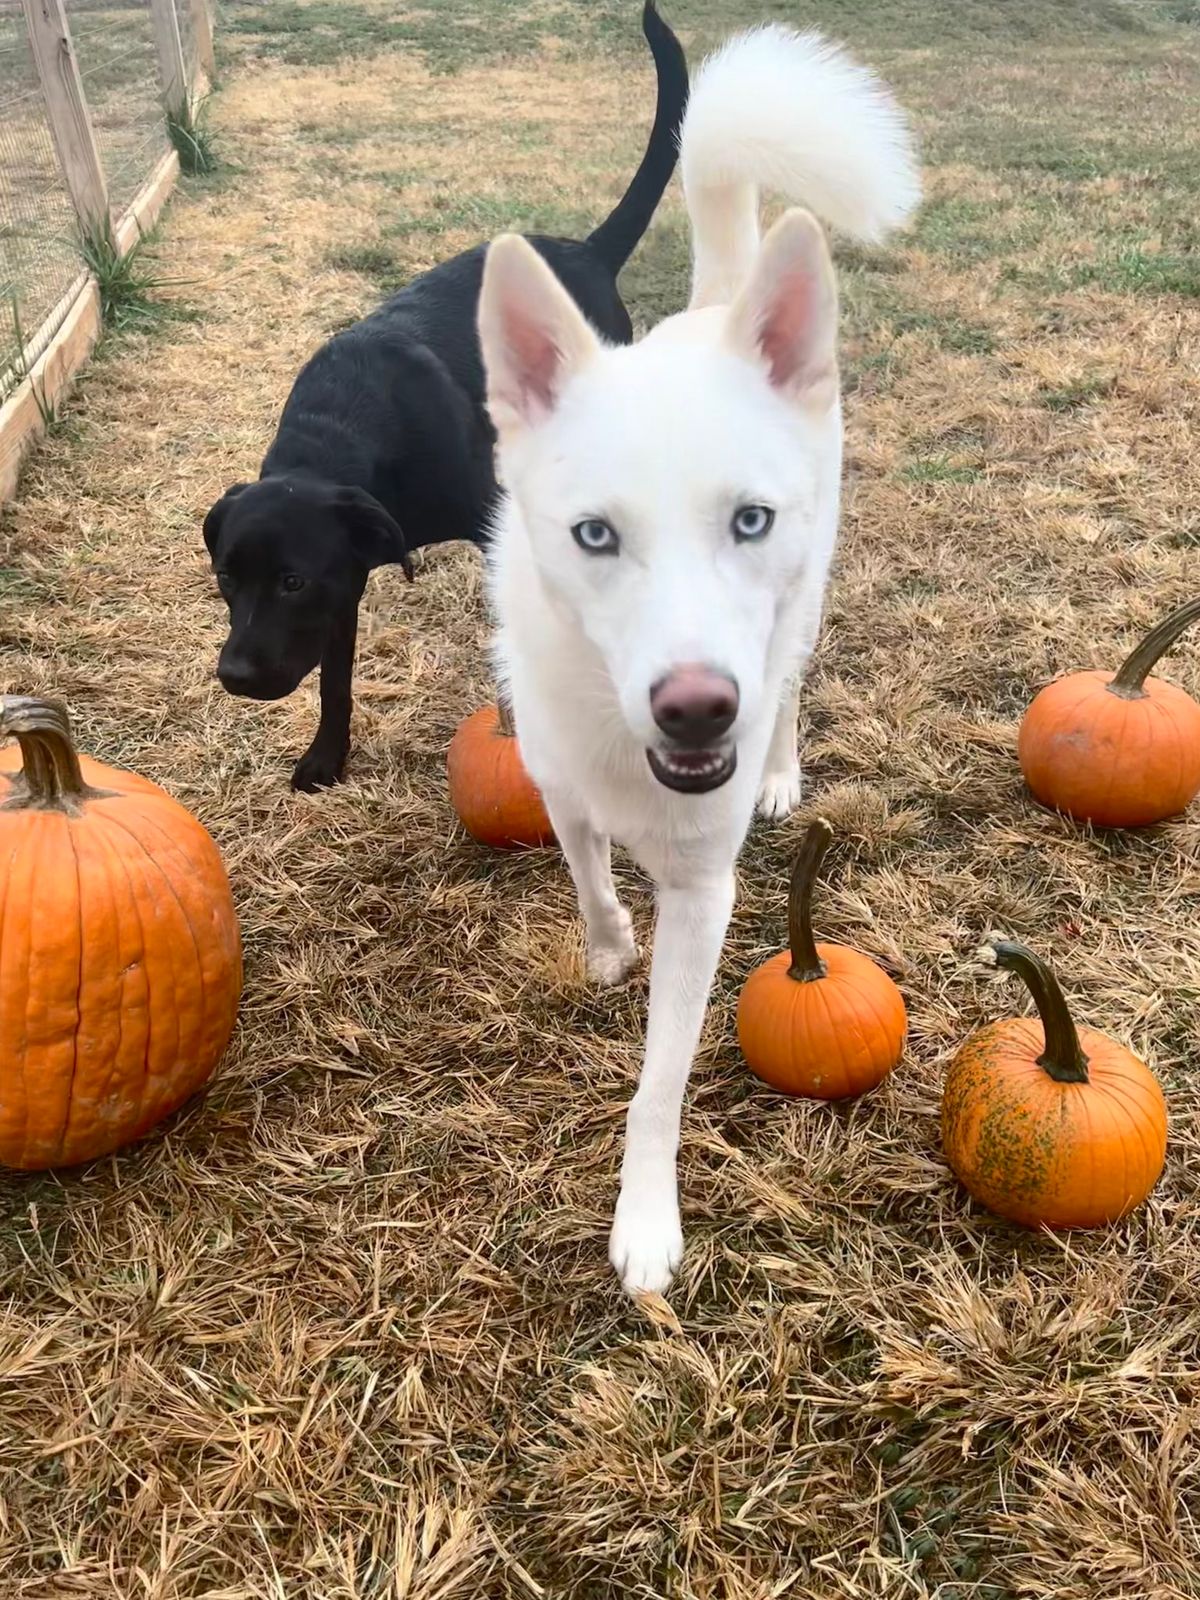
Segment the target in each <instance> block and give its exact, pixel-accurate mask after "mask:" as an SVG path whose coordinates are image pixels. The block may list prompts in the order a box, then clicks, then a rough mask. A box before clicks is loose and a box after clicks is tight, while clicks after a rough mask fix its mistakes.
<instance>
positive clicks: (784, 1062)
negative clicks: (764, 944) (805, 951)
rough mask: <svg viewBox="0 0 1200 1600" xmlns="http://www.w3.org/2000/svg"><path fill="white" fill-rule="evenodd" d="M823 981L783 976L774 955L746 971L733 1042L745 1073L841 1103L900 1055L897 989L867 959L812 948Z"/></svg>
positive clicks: (903, 1021) (843, 950) (901, 1018)
mask: <svg viewBox="0 0 1200 1600" xmlns="http://www.w3.org/2000/svg"><path fill="white" fill-rule="evenodd" d="M816 948H817V954H818V955H819V956H820V958H821V960H822V961H823V962H824V963H825V968H826V973H825V976H824V977H823V978H815V979H813V980H812V981H811V982H809V983H800V982H798V981H797V980H796V979H795V978H789V977H788V968H789V967H790V966H791V964H792V955H791V952H790V951H788V950H784V951H781V952H780V954H779V955H777V956H772V957H771V959H770V960H769V961H767V962H764V964H763V965H762V966H761V967H759V968H758V969H757V970H756V971H755V972H752V973H751V974H750V976H749V978H747V980H746V983H745V986H744V987H743V989H742V993H741V998H740V999H739V1001H738V1011H737V1029H738V1043H739V1044H740V1045H741V1049H742V1054H743V1055H744V1056H745V1058H746V1064H747V1065H748V1066H749V1068H750V1070H751V1071H752V1072H753V1073H754V1074H755V1075H756V1076H757V1077H759V1078H761V1079H762V1080H763V1081H764V1082H765V1083H769V1084H770V1085H771V1087H772V1088H773V1089H778V1090H780V1091H781V1093H783V1094H794V1095H805V1096H808V1097H809V1098H812V1099H815V1100H846V1099H849V1098H851V1097H852V1096H854V1095H860V1094H865V1093H866V1092H867V1090H868V1089H874V1088H875V1086H876V1085H877V1084H879V1083H882V1082H883V1080H884V1078H886V1077H887V1075H888V1073H889V1072H891V1070H892V1068H893V1067H894V1066H895V1065H896V1064H897V1062H898V1061H899V1060H900V1057H901V1055H902V1054H903V1052H904V1036H905V1033H906V1032H907V1029H908V1016H907V1013H906V1011H905V1009H904V1000H903V998H902V996H901V994H900V991H899V989H897V987H896V985H895V984H894V983H893V982H892V980H891V979H890V978H889V977H888V975H887V973H886V972H884V971H882V970H881V969H880V968H879V967H877V966H876V965H875V963H874V962H873V961H871V960H870V959H869V958H868V957H867V956H864V955H862V954H861V952H859V951H858V950H850V949H847V947H846V946H845V945H837V944H818V945H817V947H816Z"/></svg>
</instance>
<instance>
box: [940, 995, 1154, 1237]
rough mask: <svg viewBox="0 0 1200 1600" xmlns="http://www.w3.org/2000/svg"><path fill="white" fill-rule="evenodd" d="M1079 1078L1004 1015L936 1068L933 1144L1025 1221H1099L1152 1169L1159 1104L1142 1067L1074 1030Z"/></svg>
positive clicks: (1135, 1199) (1040, 1039)
mask: <svg viewBox="0 0 1200 1600" xmlns="http://www.w3.org/2000/svg"><path fill="white" fill-rule="evenodd" d="M1078 1032H1079V1042H1080V1044H1081V1045H1082V1047H1083V1051H1084V1054H1085V1055H1086V1056H1087V1057H1088V1074H1089V1081H1088V1082H1087V1083H1059V1082H1057V1081H1056V1080H1055V1079H1054V1078H1052V1077H1050V1075H1049V1074H1048V1073H1047V1072H1045V1071H1044V1070H1043V1069H1042V1067H1040V1066H1039V1065H1038V1057H1039V1056H1040V1055H1041V1054H1042V1052H1043V1050H1044V1048H1045V1035H1044V1033H1043V1031H1042V1026H1041V1023H1040V1022H1037V1021H1036V1020H1034V1019H1033V1018H1025V1017H1020V1018H1010V1019H1008V1020H1006V1021H1003V1022H995V1023H992V1024H991V1025H990V1026H989V1027H986V1028H982V1029H981V1030H980V1031H979V1032H978V1033H976V1034H974V1035H973V1036H972V1037H971V1038H970V1039H968V1040H967V1042H966V1044H964V1045H963V1047H962V1049H961V1050H960V1051H959V1052H958V1054H957V1056H955V1058H954V1060H953V1062H952V1063H951V1065H950V1070H949V1072H948V1074H947V1076H946V1086H945V1091H944V1094H943V1098H942V1142H943V1145H944V1148H945V1151H946V1157H947V1159H948V1160H949V1162H950V1165H951V1166H952V1167H953V1169H954V1171H955V1173H956V1174H957V1176H958V1178H959V1180H960V1181H961V1182H962V1184H963V1185H964V1187H965V1188H966V1189H968V1190H969V1191H970V1193H971V1194H972V1195H974V1197H975V1198H976V1199H977V1200H979V1201H981V1202H982V1203H983V1204H984V1205H985V1206H987V1207H988V1209H989V1210H991V1211H994V1212H995V1213H996V1214H997V1215H998V1216H1001V1217H1007V1218H1008V1219H1009V1220H1010V1221H1011V1222H1018V1223H1020V1224H1022V1226H1024V1227H1027V1228H1038V1227H1049V1228H1099V1227H1103V1226H1104V1224H1105V1223H1108V1222H1114V1221H1116V1219H1117V1218H1118V1217H1122V1216H1124V1215H1125V1213H1126V1212H1128V1211H1132V1210H1133V1208H1134V1207H1135V1206H1138V1205H1140V1204H1141V1203H1142V1201H1143V1200H1144V1199H1145V1198H1146V1196H1147V1195H1148V1194H1149V1193H1150V1191H1151V1190H1152V1189H1153V1188H1154V1185H1155V1184H1156V1183H1157V1182H1158V1179H1159V1176H1160V1175H1161V1173H1162V1169H1163V1163H1164V1161H1165V1159H1166V1149H1167V1108H1166V1104H1165V1102H1164V1100H1163V1096H1162V1090H1161V1089H1160V1088H1159V1086H1158V1083H1157V1081H1156V1080H1155V1078H1154V1076H1153V1074H1152V1073H1151V1072H1150V1070H1149V1068H1148V1067H1147V1066H1145V1065H1144V1063H1143V1062H1141V1061H1139V1060H1138V1058H1137V1057H1136V1056H1134V1055H1132V1054H1131V1053H1130V1052H1129V1051H1128V1050H1126V1049H1124V1048H1123V1046H1121V1045H1119V1044H1118V1043H1117V1042H1116V1041H1115V1040H1114V1039H1110V1038H1108V1037H1107V1035H1105V1034H1103V1033H1097V1032H1095V1031H1094V1030H1093V1029H1091V1028H1080V1029H1079V1030H1078Z"/></svg>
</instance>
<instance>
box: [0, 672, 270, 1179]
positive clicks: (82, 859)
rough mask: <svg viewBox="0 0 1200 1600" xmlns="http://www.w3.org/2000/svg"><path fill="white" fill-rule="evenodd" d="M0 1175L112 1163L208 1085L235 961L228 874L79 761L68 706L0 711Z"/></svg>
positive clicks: (214, 855)
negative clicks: (2, 1169) (7, 1170)
mask: <svg viewBox="0 0 1200 1600" xmlns="http://www.w3.org/2000/svg"><path fill="white" fill-rule="evenodd" d="M8 738H15V739H16V741H17V745H18V746H19V753H18V752H17V751H16V750H5V751H3V752H0V930H2V937H0V1162H2V1163H4V1164H5V1165H7V1166H11V1167H23V1168H29V1169H38V1168H44V1167H52V1166H70V1165H73V1164H74V1163H76V1162H80V1161H90V1160H92V1159H93V1158H94V1157H96V1156H102V1155H107V1154H108V1152H109V1151H111V1150H115V1149H117V1147H118V1146H120V1145H124V1144H128V1143H129V1142H130V1141H131V1140H133V1139H138V1138H140V1137H141V1136H142V1134H144V1133H146V1132H148V1130H149V1129H151V1128H152V1127H153V1126H154V1125H155V1123H157V1122H160V1121H161V1120H162V1119H163V1118H164V1117H166V1116H168V1115H169V1114H170V1113H171V1112H172V1111H174V1110H175V1109H176V1108H177V1107H178V1106H180V1105H182V1104H183V1102H184V1101H185V1100H187V1099H188V1098H189V1097H190V1096H191V1095H193V1094H194V1093H195V1092H196V1090H197V1089H199V1088H200V1086H201V1084H203V1083H204V1082H205V1081H206V1080H207V1079H208V1078H209V1077H210V1075H211V1074H212V1072H213V1070H214V1068H215V1067H216V1065H217V1062H218V1061H219V1060H220V1058H221V1055H222V1053H223V1051H224V1049H225V1046H226V1045H227V1044H228V1042H229V1036H230V1034H231V1033H232V1031H233V1024H234V1019H235V1017H236V1015H237V1007H238V997H239V994H240V992H241V983H242V953H241V943H240V940H239V937H238V925H237V918H236V915H235V913H234V908H233V901H232V899H231V896H230V893H229V883H228V880H227V879H226V876H225V869H224V866H223V865H222V863H221V857H220V855H219V853H218V851H217V847H216V845H214V844H213V842H212V840H211V839H210V838H209V836H208V834H207V833H206V832H205V831H204V829H203V828H202V827H201V825H200V824H199V823H198V822H197V821H196V819H195V818H194V817H192V816H191V815H190V814H189V813H188V812H187V811H185V810H184V808H183V807H182V806H181V805H179V804H178V802H177V801H175V800H172V799H171V797H170V796H169V795H168V794H166V793H165V792H164V791H163V790H162V789H160V788H158V786H157V785H156V784H153V783H151V782H150V781H149V780H148V779H146V778H140V777H137V776H136V775H135V774H133V773H130V772H120V771H117V770H116V769H115V768H113V767H106V766H102V765H101V763H100V762H98V761H89V760H88V759H87V758H86V757H80V756H79V755H77V753H76V751H75V747H74V745H73V744H72V742H71V731H70V724H69V722H68V720H67V714H66V711H65V710H64V709H63V707H62V706H60V705H58V704H57V703H56V702H54V701H50V700H38V699H32V698H28V697H25V696H16V695H13V696H9V697H7V698H5V699H3V700H0V739H8Z"/></svg>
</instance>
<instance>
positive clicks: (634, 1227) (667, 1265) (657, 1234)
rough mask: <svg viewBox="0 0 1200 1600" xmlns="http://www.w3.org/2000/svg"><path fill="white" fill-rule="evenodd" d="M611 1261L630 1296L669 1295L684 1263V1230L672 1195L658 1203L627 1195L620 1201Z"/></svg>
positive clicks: (611, 1239) (612, 1240) (611, 1247)
mask: <svg viewBox="0 0 1200 1600" xmlns="http://www.w3.org/2000/svg"><path fill="white" fill-rule="evenodd" d="M608 1259H609V1260H610V1261H611V1262H612V1264H613V1267H614V1269H615V1271H616V1274H617V1276H618V1277H619V1278H620V1280H621V1282H622V1283H623V1284H624V1286H625V1288H626V1290H627V1291H628V1292H629V1293H630V1294H636V1293H637V1292H638V1290H639V1289H647V1290H649V1291H650V1292H651V1293H652V1294H666V1292H667V1290H668V1289H669V1288H670V1287H671V1279H672V1278H673V1277H674V1276H675V1273H676V1271H677V1269H678V1267H679V1263H680V1262H681V1261H682V1260H683V1228H682V1226H681V1225H680V1221H679V1205H678V1202H677V1201H676V1199H675V1197H674V1196H673V1195H671V1196H669V1197H668V1196H664V1198H663V1199H661V1200H659V1201H648V1200H646V1199H644V1198H642V1197H640V1196H639V1197H638V1198H636V1199H635V1198H634V1197H633V1196H629V1195H626V1193H625V1192H624V1190H622V1192H621V1197H620V1199H619V1200H618V1201H617V1212H616V1216H615V1217H614V1218H613V1225H612V1233H611V1234H610V1235H609V1240H608Z"/></svg>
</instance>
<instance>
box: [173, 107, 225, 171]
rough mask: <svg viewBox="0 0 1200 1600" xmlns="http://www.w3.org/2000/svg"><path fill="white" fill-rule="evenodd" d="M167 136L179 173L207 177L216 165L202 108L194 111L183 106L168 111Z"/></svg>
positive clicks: (212, 145) (215, 150)
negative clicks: (172, 148) (176, 160)
mask: <svg viewBox="0 0 1200 1600" xmlns="http://www.w3.org/2000/svg"><path fill="white" fill-rule="evenodd" d="M167 136H168V137H169V138H170V141H171V143H172V145H173V146H174V148H175V154H176V155H177V156H178V157H179V170H180V171H181V172H182V173H183V174H184V175H185V176H186V177H189V178H207V177H208V176H209V175H210V174H211V173H214V172H216V170H217V168H218V167H219V166H220V164H221V163H220V158H219V157H218V155H217V148H216V145H215V143H214V142H213V136H212V130H211V128H209V126H208V124H207V121H206V119H205V115H204V108H203V107H201V108H200V109H199V110H198V111H196V110H193V108H192V107H191V106H190V105H183V106H181V107H180V108H179V110H178V111H175V112H168V113H167Z"/></svg>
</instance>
